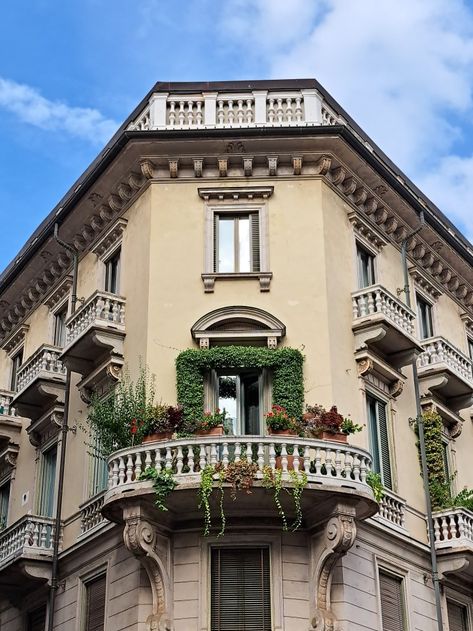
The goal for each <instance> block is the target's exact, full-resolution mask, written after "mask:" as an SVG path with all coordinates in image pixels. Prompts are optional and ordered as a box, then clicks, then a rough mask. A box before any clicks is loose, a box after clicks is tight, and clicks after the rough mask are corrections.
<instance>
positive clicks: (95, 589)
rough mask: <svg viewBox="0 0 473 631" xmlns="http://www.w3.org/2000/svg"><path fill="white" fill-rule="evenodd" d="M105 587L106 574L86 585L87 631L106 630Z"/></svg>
mask: <svg viewBox="0 0 473 631" xmlns="http://www.w3.org/2000/svg"><path fill="white" fill-rule="evenodd" d="M105 585H106V575H105V574H103V575H102V576H99V577H98V578H95V579H94V580H93V581H90V583H87V584H86V623H85V631H103V629H104V628H105Z"/></svg>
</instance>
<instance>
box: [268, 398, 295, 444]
mask: <svg viewBox="0 0 473 631" xmlns="http://www.w3.org/2000/svg"><path fill="white" fill-rule="evenodd" d="M265 419H266V427H267V428H268V433H269V434H273V435H275V436H296V435H297V427H296V422H295V420H294V419H293V418H291V417H290V416H289V414H288V413H287V411H286V408H284V407H283V406H282V405H273V406H272V407H271V412H268V413H267V414H266V415H265Z"/></svg>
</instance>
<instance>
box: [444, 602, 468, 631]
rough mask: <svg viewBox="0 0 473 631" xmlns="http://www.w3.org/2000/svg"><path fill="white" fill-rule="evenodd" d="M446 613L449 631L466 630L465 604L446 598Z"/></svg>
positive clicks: (466, 614) (466, 615)
mask: <svg viewBox="0 0 473 631" xmlns="http://www.w3.org/2000/svg"><path fill="white" fill-rule="evenodd" d="M447 614H448V628H449V629H450V631H468V613H467V610H466V607H465V605H461V604H460V603H455V602H453V601H451V600H447Z"/></svg>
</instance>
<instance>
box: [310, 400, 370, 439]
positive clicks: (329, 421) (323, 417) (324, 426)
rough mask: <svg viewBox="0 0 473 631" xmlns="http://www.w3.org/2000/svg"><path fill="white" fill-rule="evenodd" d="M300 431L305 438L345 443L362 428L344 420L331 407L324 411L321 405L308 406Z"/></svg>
mask: <svg viewBox="0 0 473 631" xmlns="http://www.w3.org/2000/svg"><path fill="white" fill-rule="evenodd" d="M302 429H303V432H304V434H305V435H306V436H312V437H315V438H322V439H323V440H335V441H338V442H341V443H346V442H347V439H348V436H349V434H355V433H356V432H360V431H361V430H362V429H363V427H362V426H361V425H357V424H356V423H354V422H353V421H352V420H351V418H344V417H343V416H342V415H341V414H340V413H339V412H338V410H337V407H336V406H335V405H332V407H331V408H330V410H326V409H325V408H324V407H323V406H322V405H317V404H316V405H312V406H310V405H308V406H307V408H306V413H305V414H304V415H303V417H302Z"/></svg>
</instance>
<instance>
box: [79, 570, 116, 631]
mask: <svg viewBox="0 0 473 631" xmlns="http://www.w3.org/2000/svg"><path fill="white" fill-rule="evenodd" d="M103 575H105V608H104V629H106V628H107V622H108V613H109V612H108V596H109V577H110V560H107V561H105V563H104V562H103V561H99V562H97V563H96V564H94V565H93V566H91V567H89V569H88V570H86V571H85V572H83V573H82V574H80V576H79V579H78V586H77V587H78V591H77V606H76V625H75V631H87V628H86V617H85V616H86V613H87V583H91V582H93V581H94V580H95V579H98V578H100V577H101V576H103Z"/></svg>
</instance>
